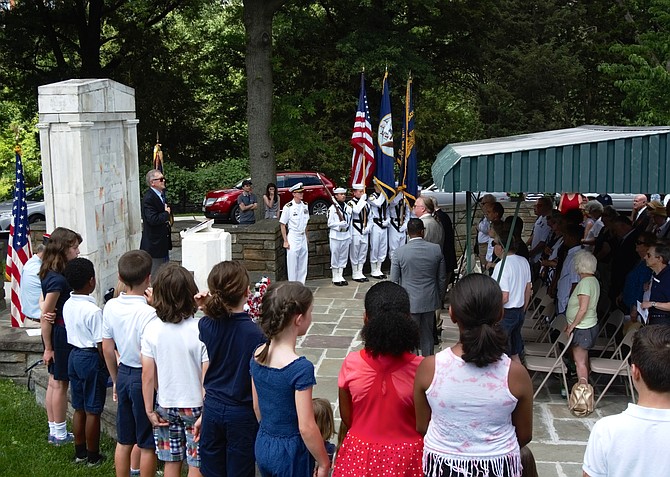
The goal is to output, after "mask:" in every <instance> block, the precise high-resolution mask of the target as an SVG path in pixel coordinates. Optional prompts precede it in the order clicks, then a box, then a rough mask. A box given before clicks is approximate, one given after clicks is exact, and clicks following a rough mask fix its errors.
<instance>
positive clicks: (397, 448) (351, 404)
mask: <svg viewBox="0 0 670 477" xmlns="http://www.w3.org/2000/svg"><path fill="white" fill-rule="evenodd" d="M363 323H364V325H363V330H362V331H361V335H362V337H363V342H364V344H365V348H364V349H363V350H361V351H356V352H353V353H350V354H349V355H347V357H346V358H345V359H344V363H343V364H342V369H341V370H340V376H339V378H338V383H337V385H338V387H339V398H340V399H339V400H340V416H341V418H342V423H343V424H344V425H346V426H347V427H348V428H349V432H348V433H347V436H346V437H345V439H344V442H343V443H342V446H341V448H340V450H339V451H338V453H337V459H336V460H335V471H334V473H333V477H341V476H366V477H373V476H382V475H384V476H385V475H394V476H407V477H411V476H417V477H418V476H423V473H422V470H421V456H422V452H423V440H422V438H421V435H420V434H419V433H418V432H417V431H416V418H415V412H414V398H413V396H412V384H413V382H414V375H415V373H416V369H417V367H418V366H419V363H420V362H421V359H422V358H421V357H419V356H416V355H415V354H412V351H413V350H414V349H416V348H417V347H418V346H419V329H418V326H417V325H416V323H414V321H412V318H411V316H410V311H409V296H408V295H407V292H406V291H405V289H404V288H402V287H401V286H400V285H396V284H395V283H392V282H381V283H377V284H376V285H374V286H373V287H372V288H370V290H368V292H367V294H366V295H365V312H364V314H363Z"/></svg>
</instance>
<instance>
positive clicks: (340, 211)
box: [316, 172, 344, 222]
mask: <svg viewBox="0 0 670 477" xmlns="http://www.w3.org/2000/svg"><path fill="white" fill-rule="evenodd" d="M316 177H318V178H319V181H320V182H321V185H322V186H323V188H324V189H326V192H327V193H328V197H330V200H331V201H332V202H333V204H334V205H335V212H337V216H338V217H339V218H340V222H344V215H342V209H340V206H339V204H338V203H337V200H335V197H333V194H332V193H331V192H330V190H329V189H328V187H326V184H325V183H324V182H323V179H322V178H321V174H319V173H318V172H317V173H316Z"/></svg>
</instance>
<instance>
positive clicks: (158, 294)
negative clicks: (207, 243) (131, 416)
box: [142, 263, 208, 477]
mask: <svg viewBox="0 0 670 477" xmlns="http://www.w3.org/2000/svg"><path fill="white" fill-rule="evenodd" d="M152 283H153V292H152V303H153V306H154V308H156V315H157V316H158V318H159V319H158V320H154V321H152V322H151V323H149V324H148V325H147V327H146V329H145V330H144V333H143V334H142V394H143V395H144V409H145V411H146V413H147V416H148V417H149V420H150V421H151V424H152V425H153V428H154V440H155V443H156V453H157V454H158V458H159V459H160V460H161V461H163V462H165V477H179V476H180V475H181V464H182V461H183V460H184V458H185V459H186V462H187V463H188V465H189V471H188V475H189V477H198V476H200V475H202V474H200V455H199V452H198V443H197V442H195V439H194V437H195V436H194V425H195V421H196V420H197V419H198V418H199V417H200V414H202V395H203V390H202V377H203V375H204V374H205V372H206V370H207V362H208V358H207V350H206V348H205V345H204V343H203V342H202V341H200V339H198V334H199V332H198V320H197V319H195V318H194V317H193V315H194V314H195V312H196V311H198V306H197V305H196V303H195V298H194V297H195V295H196V294H197V293H198V288H197V286H196V284H195V280H193V276H192V275H191V272H189V271H188V270H186V269H185V268H184V267H181V266H179V265H177V264H176V263H168V264H167V265H164V266H163V267H161V268H160V270H159V271H158V274H157V275H156V277H155V278H154V279H153V280H152ZM154 389H158V397H157V399H156V401H157V406H156V409H154V399H153V391H154Z"/></svg>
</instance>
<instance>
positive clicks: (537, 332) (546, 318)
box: [521, 301, 556, 343]
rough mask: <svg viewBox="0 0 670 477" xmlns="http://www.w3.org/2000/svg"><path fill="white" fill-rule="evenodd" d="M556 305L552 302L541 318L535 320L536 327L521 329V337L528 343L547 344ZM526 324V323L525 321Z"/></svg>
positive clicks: (540, 314) (540, 315)
mask: <svg viewBox="0 0 670 477" xmlns="http://www.w3.org/2000/svg"><path fill="white" fill-rule="evenodd" d="M555 309H556V305H554V302H553V301H552V302H551V303H549V304H548V305H547V306H545V307H544V309H543V310H542V311H541V312H540V313H539V316H538V317H537V318H536V319H535V323H533V325H534V327H533V328H531V327H530V326H523V327H521V336H522V337H523V339H524V341H526V342H537V343H541V342H546V341H547V338H548V335H549V327H550V326H551V321H552V318H553V316H554V312H555ZM524 323H525V321H524Z"/></svg>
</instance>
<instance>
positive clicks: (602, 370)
mask: <svg viewBox="0 0 670 477" xmlns="http://www.w3.org/2000/svg"><path fill="white" fill-rule="evenodd" d="M636 331H637V330H631V331H629V332H628V334H626V336H624V338H623V340H622V341H621V344H619V346H618V347H617V349H616V351H615V352H614V356H616V358H593V359H591V360H590V363H589V364H590V368H591V371H592V372H594V373H597V374H607V375H611V376H612V379H610V380H609V382H608V383H607V386H605V389H603V392H602V393H600V396H598V400H597V401H596V404H595V406H596V407H598V403H599V402H600V400H601V399H602V398H603V397H604V396H605V394H606V393H607V390H608V389H609V388H610V386H611V385H612V383H613V382H614V380H615V379H616V377H617V376H626V378H628V388H627V390H628V389H630V395H631V397H632V398H633V402H635V387H634V386H633V378H632V377H631V372H630V365H629V364H628V358H630V353H631V349H632V347H633V336H635V333H636ZM624 346H627V347H628V354H626V355H625V356H622V348H623V347H624Z"/></svg>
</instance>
